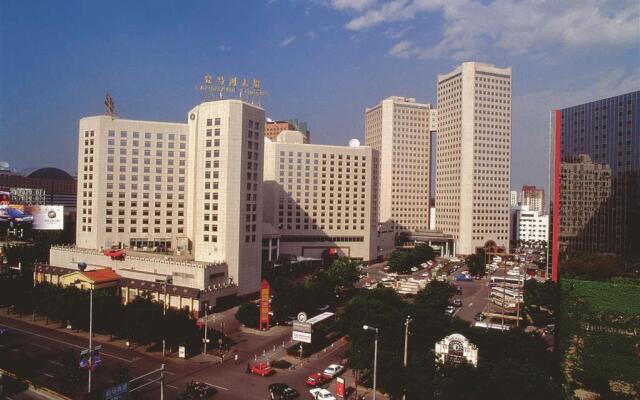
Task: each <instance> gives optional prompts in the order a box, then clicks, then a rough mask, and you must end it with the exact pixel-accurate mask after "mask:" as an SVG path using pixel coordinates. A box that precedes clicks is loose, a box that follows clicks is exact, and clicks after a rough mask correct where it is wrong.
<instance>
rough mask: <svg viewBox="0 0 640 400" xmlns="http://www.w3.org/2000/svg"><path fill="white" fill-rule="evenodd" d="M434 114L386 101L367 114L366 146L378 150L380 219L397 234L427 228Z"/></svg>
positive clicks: (399, 100) (411, 102)
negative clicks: (391, 225)
mask: <svg viewBox="0 0 640 400" xmlns="http://www.w3.org/2000/svg"><path fill="white" fill-rule="evenodd" d="M435 125H436V110H435V109H434V108H433V107H432V106H431V105H430V104H421V103H417V102H416V100H415V99H413V98H406V97H397V96H393V97H389V98H386V99H384V100H383V101H382V102H380V104H378V105H376V106H374V107H372V108H367V109H366V111H365V145H367V146H370V147H372V148H373V149H375V150H378V151H379V152H380V161H379V163H380V164H379V170H380V171H381V173H380V190H379V193H380V203H379V204H380V205H379V207H380V210H379V218H380V221H387V220H391V221H392V222H393V224H394V225H393V227H394V230H395V231H396V232H407V231H408V232H416V231H424V230H427V229H429V198H430V195H431V193H430V190H429V182H430V176H431V166H430V163H431V132H432V131H434V130H435Z"/></svg>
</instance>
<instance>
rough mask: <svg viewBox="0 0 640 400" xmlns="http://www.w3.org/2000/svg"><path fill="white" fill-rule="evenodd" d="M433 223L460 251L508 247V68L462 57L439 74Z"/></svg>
mask: <svg viewBox="0 0 640 400" xmlns="http://www.w3.org/2000/svg"><path fill="white" fill-rule="evenodd" d="M436 165H437V166H436V209H437V212H438V219H437V222H436V229H438V230H441V231H442V232H443V233H445V234H450V235H452V236H453V237H454V239H455V241H456V243H457V249H456V252H457V253H459V254H471V253H474V252H475V250H476V247H480V246H484V245H485V243H486V242H487V241H494V242H495V243H496V244H497V245H498V246H504V247H505V248H507V249H508V245H509V202H510V191H509V189H510V183H511V182H510V176H511V172H510V171H511V68H497V67H495V66H493V65H490V64H483V63H476V62H465V63H463V64H462V65H460V66H459V67H457V68H456V69H455V70H453V71H452V72H450V73H448V74H444V75H438V142H437V149H436Z"/></svg>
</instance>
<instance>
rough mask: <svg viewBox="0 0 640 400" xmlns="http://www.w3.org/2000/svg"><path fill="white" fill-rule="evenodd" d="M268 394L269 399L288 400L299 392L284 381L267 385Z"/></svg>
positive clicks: (297, 395) (298, 394)
mask: <svg viewBox="0 0 640 400" xmlns="http://www.w3.org/2000/svg"><path fill="white" fill-rule="evenodd" d="M269 396H270V398H271V400H290V399H295V398H297V397H299V396H300V393H298V391H297V390H295V389H294V388H292V387H291V386H289V385H287V384H286V383H272V384H271V385H269Z"/></svg>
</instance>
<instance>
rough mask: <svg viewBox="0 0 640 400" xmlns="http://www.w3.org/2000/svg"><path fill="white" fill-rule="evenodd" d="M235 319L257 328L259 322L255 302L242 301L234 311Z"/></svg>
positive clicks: (258, 311)
mask: <svg viewBox="0 0 640 400" xmlns="http://www.w3.org/2000/svg"><path fill="white" fill-rule="evenodd" d="M236 319H237V320H238V321H240V322H241V323H242V324H243V325H244V326H246V327H249V328H257V327H258V323H259V322H260V310H259V309H258V305H257V304H255V303H249V302H247V303H242V304H240V307H238V311H237V312H236Z"/></svg>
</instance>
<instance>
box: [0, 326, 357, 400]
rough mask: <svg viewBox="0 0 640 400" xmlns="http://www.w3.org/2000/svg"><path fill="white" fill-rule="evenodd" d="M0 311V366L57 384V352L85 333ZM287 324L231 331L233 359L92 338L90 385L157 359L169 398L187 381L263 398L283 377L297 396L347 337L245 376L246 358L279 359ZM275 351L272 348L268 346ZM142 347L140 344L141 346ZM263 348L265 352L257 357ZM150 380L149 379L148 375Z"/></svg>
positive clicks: (153, 365)
mask: <svg viewBox="0 0 640 400" xmlns="http://www.w3.org/2000/svg"><path fill="white" fill-rule="evenodd" d="M29 318H30V317H24V318H23V319H22V320H20V319H16V318H9V317H6V316H5V315H1V316H0V326H2V327H5V328H9V329H10V333H9V334H8V335H7V336H6V337H3V339H2V341H1V342H0V359H1V361H0V366H2V367H5V368H9V369H13V370H16V369H18V370H20V371H22V374H25V375H27V376H29V378H30V379H31V380H32V381H33V382H34V383H35V384H39V385H44V386H48V387H56V385H58V384H59V383H60V378H61V376H62V374H63V371H62V368H61V367H62V363H61V356H62V353H63V352H64V351H65V350H67V349H69V348H70V349H73V350H74V351H75V353H76V355H77V354H79V352H80V350H81V349H83V348H85V347H86V344H87V341H88V337H87V336H88V335H86V334H85V335H84V336H83V337H78V336H77V335H75V334H70V333H68V332H66V331H65V330H63V329H56V326H57V325H54V324H50V325H49V326H48V327H42V326H39V325H34V324H31V323H29V322H27V321H26V320H27V319H29ZM290 335H291V328H289V327H276V328H274V329H272V330H271V331H269V332H268V333H266V334H265V333H247V332H246V331H239V332H237V333H235V334H233V335H232V336H233V338H234V340H236V342H237V345H236V346H235V347H236V348H237V350H238V354H239V360H238V363H237V364H236V363H235V362H234V360H233V359H232V358H231V357H229V359H227V360H224V361H223V362H222V363H220V359H219V358H218V357H216V356H213V355H208V356H206V357H205V356H203V355H197V356H194V357H192V358H190V359H187V360H182V359H179V358H177V357H176V356H175V355H172V356H171V357H168V358H165V359H163V358H162V357H161V356H159V355H157V354H151V355H150V354H147V353H145V352H144V351H135V352H132V351H127V350H126V349H125V348H123V346H122V344H121V343H120V342H121V341H115V342H113V343H109V342H108V338H106V339H107V340H106V341H102V340H98V339H99V338H98V337H96V338H95V339H94V343H96V344H102V346H103V347H102V352H101V354H102V360H103V362H102V365H101V366H100V368H99V369H98V370H97V371H96V372H95V373H94V374H93V385H94V387H96V386H97V385H100V384H103V383H107V382H109V380H110V378H111V371H113V369H114V368H116V367H117V366H119V365H124V366H127V367H128V368H129V371H130V374H131V376H132V377H136V376H139V375H142V374H144V373H147V372H149V371H152V370H154V369H157V368H159V366H160V364H161V363H165V365H166V391H165V396H166V398H168V399H173V398H177V396H178V395H179V393H181V392H182V391H183V390H184V387H185V384H186V383H188V382H189V381H191V380H196V381H201V382H206V383H208V384H210V385H212V386H214V387H215V388H216V390H217V391H218V394H217V395H216V396H215V398H219V399H238V400H239V399H264V398H266V397H267V395H268V393H267V386H268V385H269V384H270V383H274V382H284V383H287V384H289V385H290V386H292V387H294V388H295V389H296V390H298V391H299V392H300V393H301V395H302V397H303V398H304V397H306V396H305V393H307V394H308V389H307V388H306V385H305V384H304V380H305V378H306V377H307V376H308V375H309V374H311V373H313V372H318V371H322V370H323V369H324V368H325V367H326V366H327V365H329V364H331V363H338V362H340V361H341V360H342V359H343V358H344V353H345V350H346V348H347V342H346V341H344V340H339V341H338V342H336V343H335V344H334V345H333V346H332V347H329V348H327V349H326V351H322V352H320V353H318V354H316V355H314V356H312V357H311V358H310V359H308V360H305V361H304V363H303V364H302V365H296V364H294V366H293V367H292V368H291V369H290V370H277V372H276V374H274V375H272V376H270V377H261V376H258V375H246V373H245V369H246V364H247V362H253V361H254V359H255V358H256V357H257V359H258V360H267V359H274V358H278V359H279V358H281V357H282V356H283V355H284V349H283V348H282V343H283V341H285V342H286V343H287V344H289V339H290ZM274 346H275V348H276V352H275V353H274V352H273V348H274ZM140 350H142V349H140ZM263 350H264V351H265V355H266V356H265V357H263V356H262V354H263ZM345 376H346V378H347V383H349V384H353V379H352V378H350V375H349V374H348V373H347V374H345ZM149 380H151V379H150V378H149ZM334 385H335V382H332V383H331V385H330V387H329V388H330V390H334V389H335V388H334ZM82 388H84V389H79V390H78V392H77V393H76V396H81V395H82V393H84V390H86V382H84V381H83V382H82ZM143 393H144V398H148V399H157V398H159V386H158V385H157V384H154V385H150V386H149V387H148V388H145V389H143ZM12 398H14V399H18V398H24V399H37V398H39V397H36V395H33V396H32V395H31V394H26V393H22V394H20V395H16V396H12Z"/></svg>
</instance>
